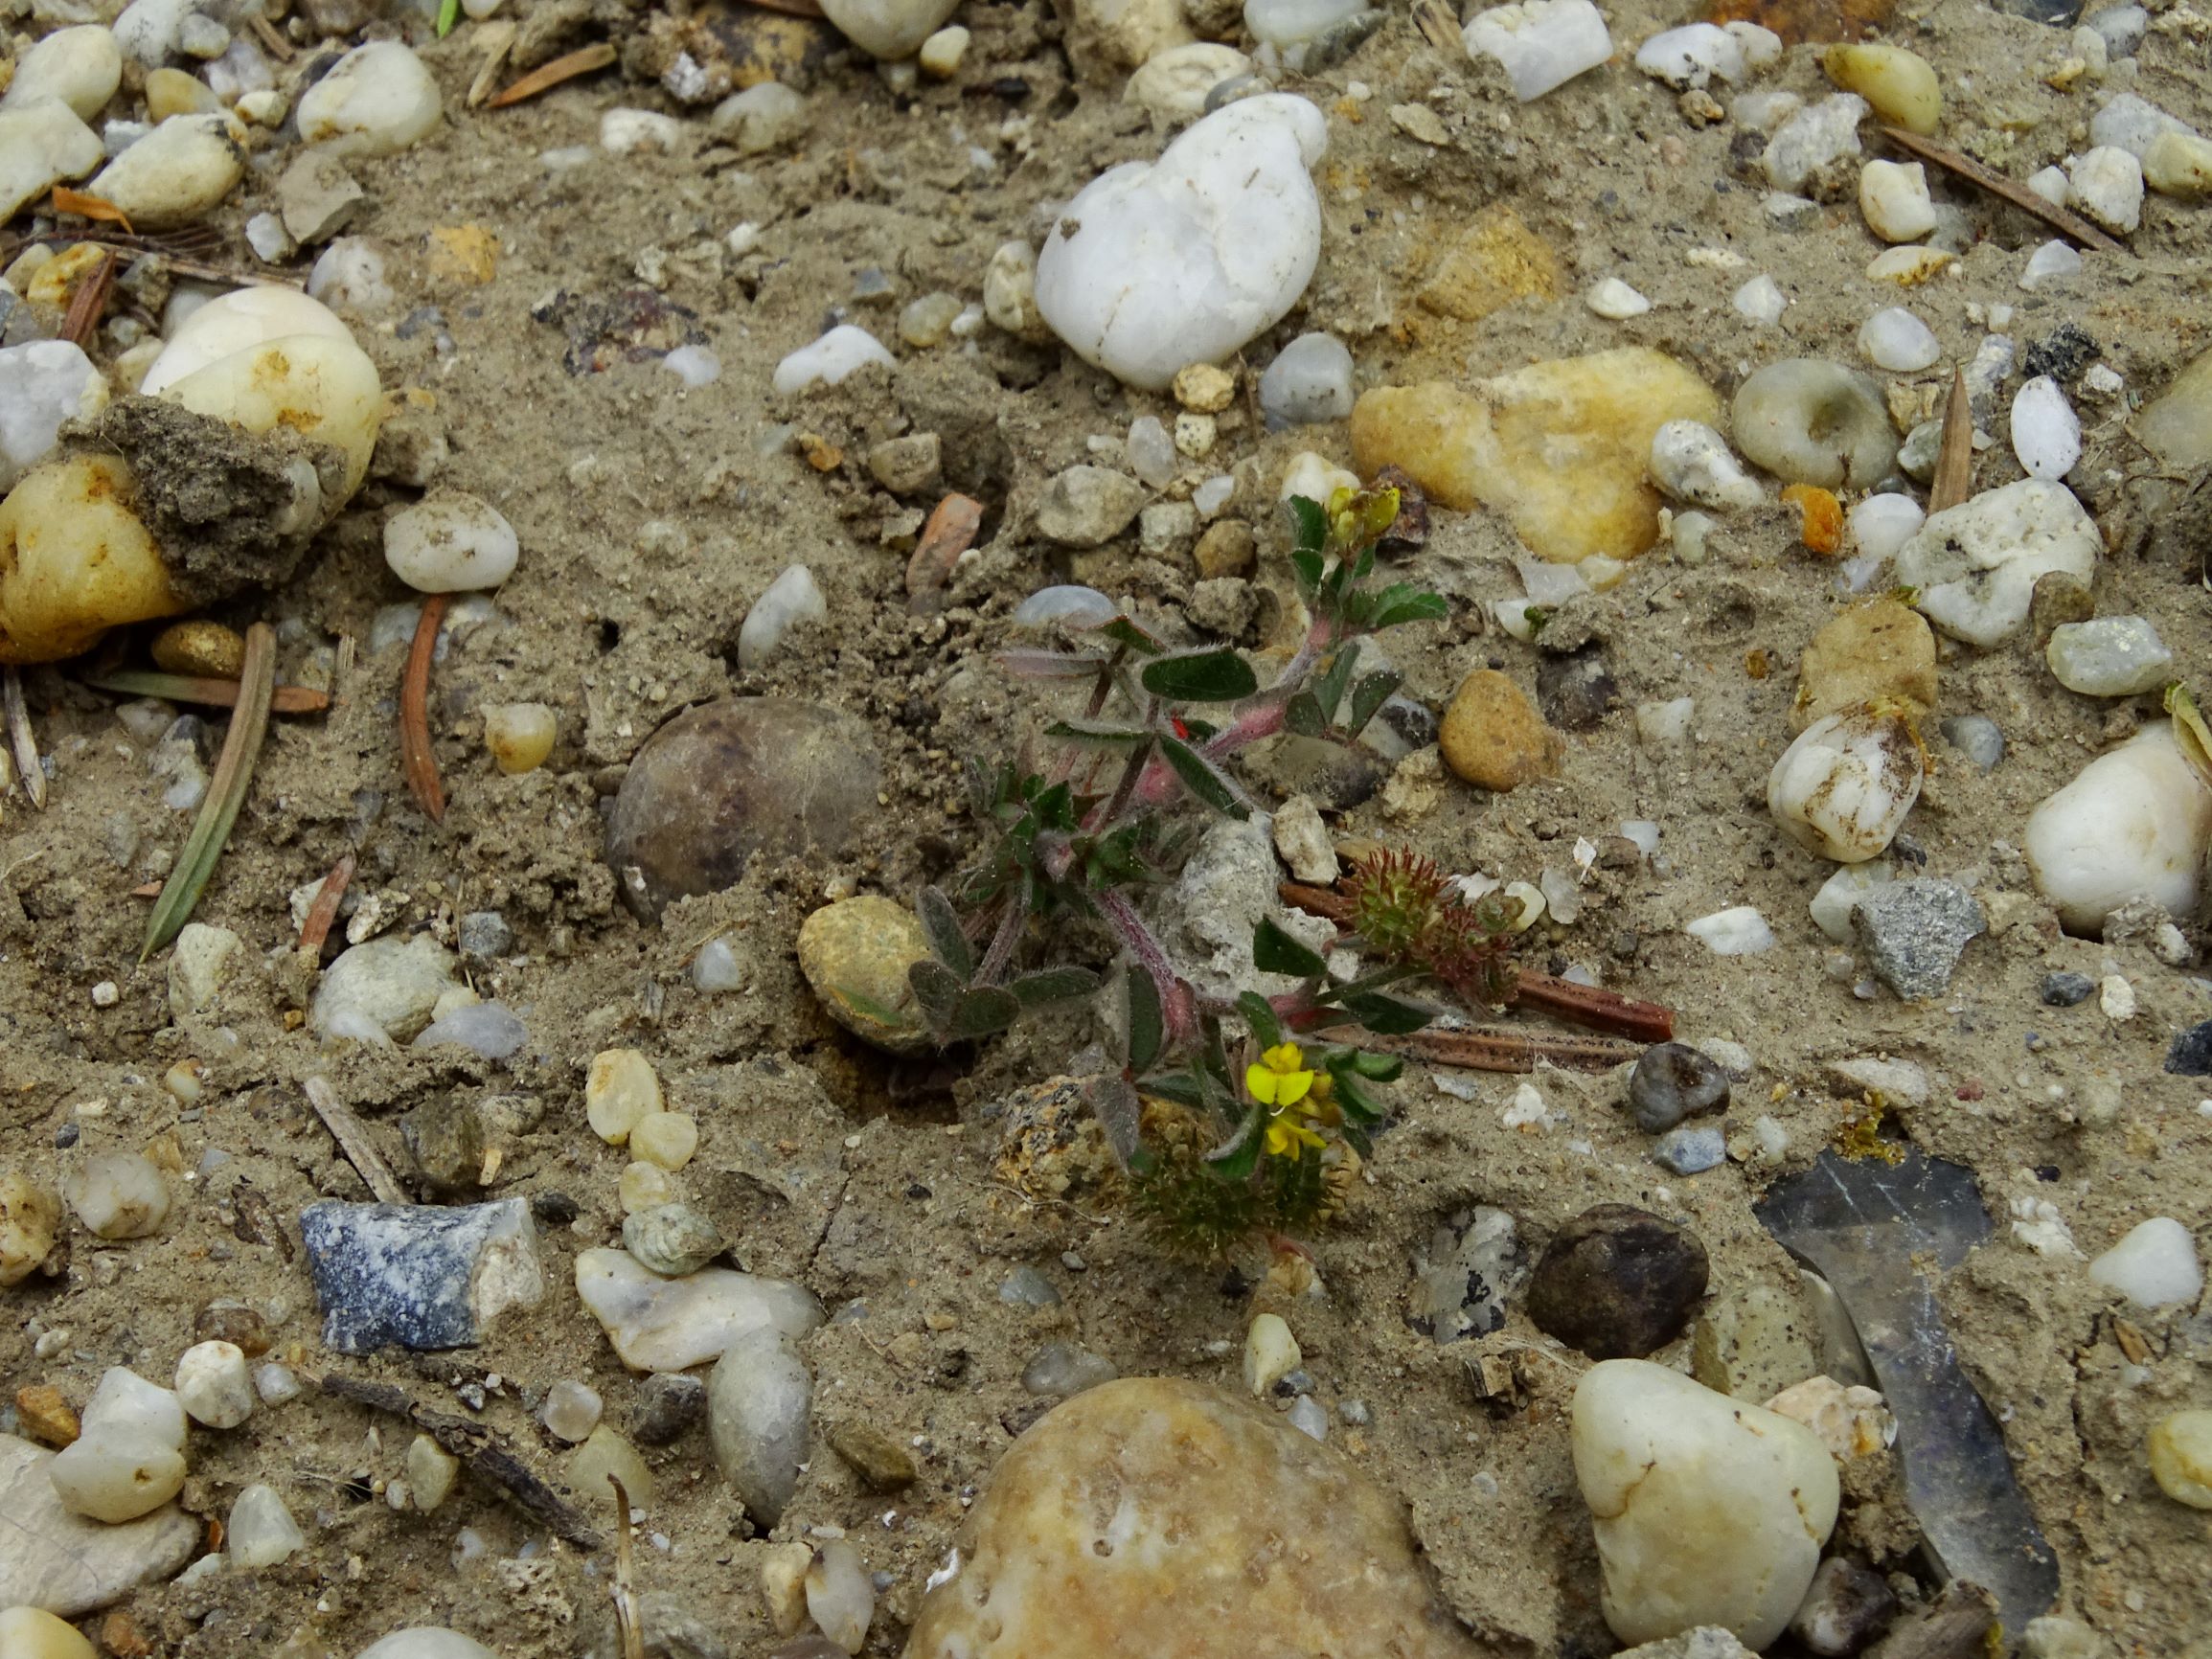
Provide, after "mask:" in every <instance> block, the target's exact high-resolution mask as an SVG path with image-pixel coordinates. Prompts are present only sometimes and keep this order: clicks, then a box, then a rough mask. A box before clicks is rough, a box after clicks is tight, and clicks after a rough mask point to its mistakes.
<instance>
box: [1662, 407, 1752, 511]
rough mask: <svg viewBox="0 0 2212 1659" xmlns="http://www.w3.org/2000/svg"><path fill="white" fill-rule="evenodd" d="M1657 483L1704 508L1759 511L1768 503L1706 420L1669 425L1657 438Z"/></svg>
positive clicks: (1663, 488) (1725, 443)
mask: <svg viewBox="0 0 2212 1659" xmlns="http://www.w3.org/2000/svg"><path fill="white" fill-rule="evenodd" d="M1651 468H1652V482H1653V483H1654V484H1656V485H1657V486H1658V487H1659V488H1660V489H1662V490H1664V491H1665V492H1666V493H1667V494H1668V495H1670V496H1672V497H1674V499H1675V500H1676V501H1687V502H1692V503H1695V504H1696V505H1697V506H1699V507H1711V508H1730V507H1756V506H1758V505H1759V503H1761V502H1762V501H1764V500H1766V499H1767V492H1766V491H1765V490H1764V489H1760V488H1759V486H1758V484H1757V483H1756V482H1755V481H1754V480H1753V479H1752V478H1751V476H1750V475H1749V474H1748V473H1746V472H1745V470H1744V467H1743V464H1742V463H1741V462H1739V461H1738V460H1737V459H1736V457H1735V456H1733V455H1732V454H1730V453H1729V452H1728V441H1727V440H1726V439H1724V438H1722V436H1721V435H1720V433H1718V432H1716V431H1714V430H1713V429H1712V428H1711V427H1710V426H1707V425H1706V424H1705V423H1704V422H1703V421H1701V420H1669V421H1668V422H1666V423H1665V424H1664V425H1662V426H1661V427H1660V428H1659V429H1658V431H1656V432H1654V433H1653V435H1652V460H1651Z"/></svg>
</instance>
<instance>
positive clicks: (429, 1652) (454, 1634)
mask: <svg viewBox="0 0 2212 1659" xmlns="http://www.w3.org/2000/svg"><path fill="white" fill-rule="evenodd" d="M354 1659H499V1655H498V1654H496V1653H494V1652H493V1651H492V1650H491V1649H490V1648H487V1647H485V1646H484V1644H483V1643H481V1642H479V1641H477V1640H476V1639H475V1638H474V1637H472V1636H464V1635H462V1634H461V1632H460V1631H458V1630H448V1629H446V1628H445V1626H444V1625H413V1626H411V1627H410V1628H408V1629H405V1630H395V1631H393V1632H392V1633H391V1634H390V1635H389V1636H386V1637H383V1638H382V1639H380V1640H378V1641H376V1642H372V1643H370V1644H369V1645H368V1646H367V1647H366V1648H362V1649H361V1651H360V1652H359V1653H358V1654H356V1655H354Z"/></svg>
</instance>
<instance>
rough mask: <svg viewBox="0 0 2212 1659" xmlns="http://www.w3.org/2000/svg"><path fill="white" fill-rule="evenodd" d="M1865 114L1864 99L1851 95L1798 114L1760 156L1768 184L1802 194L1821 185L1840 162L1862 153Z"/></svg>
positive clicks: (1832, 99)
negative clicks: (1860, 143)
mask: <svg viewBox="0 0 2212 1659" xmlns="http://www.w3.org/2000/svg"><path fill="white" fill-rule="evenodd" d="M1865 114H1866V102H1865V100H1863V99H1861V98H1858V97H1855V96H1853V95H1852V94H1850V93H1838V94H1836V96H1835V97H1833V98H1824V99H1822V100H1821V101H1820V102H1818V103H1815V104H1813V105H1811V106H1810V107H1808V108H1805V109H1800V110H1799V111H1797V113H1796V114H1794V115H1792V116H1790V119H1789V120H1788V121H1785V122H1784V123H1783V124H1782V125H1781V126H1780V127H1779V128H1777V129H1776V131H1775V133H1774V136H1773V137H1772V138H1771V139H1769V140H1767V148H1766V150H1765V152H1764V153H1763V154H1762V155H1761V157H1760V163H1761V165H1762V166H1763V167H1764V168H1765V169H1766V171H1767V183H1768V184H1770V185H1772V186H1773V187H1774V188H1775V189H1776V190H1785V191H1790V192H1793V193H1799V194H1802V193H1804V192H1805V190H1806V188H1807V186H1809V185H1816V184H1818V182H1819V181H1820V179H1821V178H1822V177H1823V176H1824V175H1826V174H1827V173H1828V172H1829V171H1830V170H1831V169H1833V168H1834V167H1835V165H1836V163H1837V162H1840V161H1842V160H1843V159H1844V158H1845V157H1846V156H1854V155H1857V154H1859V122H1860V121H1861V120H1862V119H1863V118H1864V117H1865Z"/></svg>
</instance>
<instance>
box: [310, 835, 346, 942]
mask: <svg viewBox="0 0 2212 1659" xmlns="http://www.w3.org/2000/svg"><path fill="white" fill-rule="evenodd" d="M352 880H353V854H352V853H351V852H349V853H347V854H346V855H345V856H344V857H342V858H340V859H339V860H338V861H337V863H335V864H333V865H331V873H330V875H326V876H324V877H323V885H322V886H321V887H320V888H318V889H316V892H315V901H314V903H312V904H310V905H309V906H308V920H306V921H305V922H304V923H302V924H301V927H300V954H301V955H302V956H304V957H306V958H307V959H308V961H309V962H314V961H318V960H320V958H321V957H322V954H323V941H324V940H326V939H328V938H330V937H331V922H333V921H335V920H338V901H339V900H340V899H342V898H345V897H346V885H347V883H348V882H350V881H352Z"/></svg>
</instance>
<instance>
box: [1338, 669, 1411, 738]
mask: <svg viewBox="0 0 2212 1659" xmlns="http://www.w3.org/2000/svg"><path fill="white" fill-rule="evenodd" d="M1402 684H1404V676H1403V675H1402V674H1399V673H1396V672H1393V671H1390V670H1383V671H1381V672H1380V673H1372V674H1363V675H1361V676H1360V680H1359V683H1358V684H1357V685H1356V686H1354V687H1353V688H1352V712H1351V713H1350V714H1348V715H1346V716H1344V729H1345V731H1347V732H1349V733H1350V734H1351V735H1352V736H1353V737H1355V738H1357V736H1359V734H1360V733H1361V732H1363V731H1365V730H1366V729H1367V722H1368V721H1369V720H1372V719H1373V718H1375V711H1376V710H1378V709H1380V707H1382V705H1383V704H1384V703H1387V702H1388V701H1389V700H1390V693H1393V692H1395V691H1396V690H1398V688H1399V687H1400V686H1401V685H1402Z"/></svg>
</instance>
